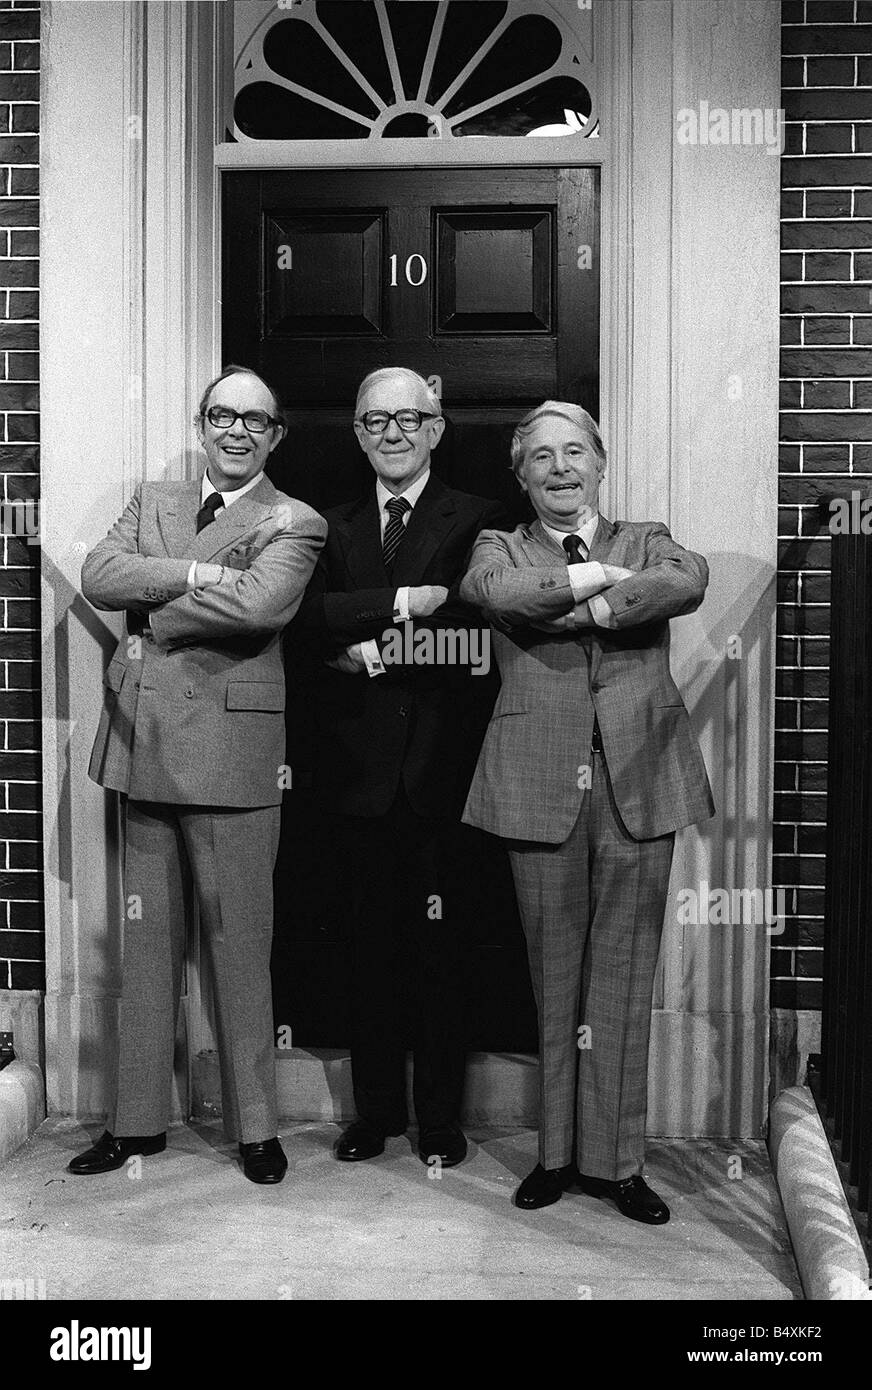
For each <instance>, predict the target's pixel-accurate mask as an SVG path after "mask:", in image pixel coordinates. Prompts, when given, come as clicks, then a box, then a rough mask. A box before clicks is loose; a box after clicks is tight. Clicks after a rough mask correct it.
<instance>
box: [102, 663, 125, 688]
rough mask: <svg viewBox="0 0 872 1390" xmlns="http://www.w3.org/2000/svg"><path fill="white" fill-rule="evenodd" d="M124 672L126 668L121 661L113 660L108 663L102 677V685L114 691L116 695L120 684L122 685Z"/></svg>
mask: <svg viewBox="0 0 872 1390" xmlns="http://www.w3.org/2000/svg"><path fill="white" fill-rule="evenodd" d="M126 670H127V666H126V665H125V663H124V662H123V661H118V660H115V659H113V660H112V661H110V662H109V665H108V666H107V667H106V674H105V676H104V677H103V684H104V685H105V686H107V687H108V688H109V690H114V691H115V693H116V695H117V694H118V691H119V690H120V689H121V686H122V684H123V683H124V672H125V671H126Z"/></svg>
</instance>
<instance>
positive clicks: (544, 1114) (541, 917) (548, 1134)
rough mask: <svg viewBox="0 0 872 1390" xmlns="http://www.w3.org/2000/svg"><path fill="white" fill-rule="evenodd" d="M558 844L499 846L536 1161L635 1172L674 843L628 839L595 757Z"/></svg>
mask: <svg viewBox="0 0 872 1390" xmlns="http://www.w3.org/2000/svg"><path fill="white" fill-rule="evenodd" d="M591 764H592V778H591V781H592V785H591V787H590V788H589V789H588V790H586V791H585V792H584V795H583V797H582V802H581V809H580V811H579V815H578V819H577V820H576V822H575V825H574V827H573V829H572V832H571V834H570V835H569V838H568V839H567V840H565V841H564V843H563V844H561V845H547V844H538V843H534V842H532V841H517V840H512V841H509V842H508V850H509V859H510V862H511V866H512V874H513V877H514V880H515V892H516V894H517V899H518V907H519V911H520V915H521V922H522V925H523V928H524V934H525V936H526V939H527V952H528V956H529V961H530V974H531V977H532V982H533V993H534V996H535V999H536V1009H537V1013H538V1016H539V1162H540V1163H541V1164H542V1166H543V1167H544V1168H561V1167H563V1166H564V1165H565V1164H567V1163H571V1162H573V1161H574V1160H576V1161H577V1162H578V1166H579V1168H580V1169H581V1171H582V1173H585V1174H586V1175H587V1176H589V1177H596V1178H605V1179H607V1180H609V1181H618V1180H620V1179H622V1178H627V1177H631V1176H632V1175H633V1174H634V1173H639V1172H641V1169H642V1162H643V1159H644V1155H645V1117H646V1111H647V1101H648V1040H649V1035H650V1030H651V999H652V995H653V990H654V972H655V970H656V967H657V956H658V953H659V949H660V935H661V931H662V927H663V915H664V911H665V908H666V897H667V893H668V888H669V871H670V867H671V863H672V850H673V846H674V842H675V835H674V832H673V833H670V834H668V835H663V836H660V837H658V838H657V839H653V840H634V839H632V838H631V837H630V836H629V835H628V834H627V831H626V829H625V827H624V824H623V822H622V820H621V818H620V815H619V814H618V810H617V807H616V805H615V801H614V797H613V795H612V789H611V785H610V782H609V777H608V771H607V768H606V765H605V760H604V758H603V755H602V753H599V752H597V753H593V752H592V753H591Z"/></svg>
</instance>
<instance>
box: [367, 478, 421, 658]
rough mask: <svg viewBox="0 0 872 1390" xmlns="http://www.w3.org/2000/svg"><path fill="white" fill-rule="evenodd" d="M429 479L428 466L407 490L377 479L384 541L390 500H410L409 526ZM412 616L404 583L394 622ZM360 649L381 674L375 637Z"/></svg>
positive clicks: (396, 596)
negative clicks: (397, 491) (397, 490)
mask: <svg viewBox="0 0 872 1390" xmlns="http://www.w3.org/2000/svg"><path fill="white" fill-rule="evenodd" d="M429 481H430V469H429V468H427V469H425V470H424V472H423V473H422V474H421V476H420V478H417V479H416V480H415V482H414V483H412V486H411V487H408V488H406V491H405V492H400V493H396V492H391V491H389V489H388V488H386V487H385V485H384V483H383V482H382V480H381V478H377V479H376V484H375V496H376V501H377V502H378V521H379V528H380V531H381V538H382V542H384V538H385V530H386V528H387V524H388V518H389V514H388V509H387V508H388V502H390V501H391V500H392V499H393V498H394V497H397V496H399V497H402V498H403V500H404V501H406V502H408V504H409V510H408V511H407V512H404V513H403V525H404V526H408V524H409V517H410V516H411V515H412V512H413V510H414V507H415V503H416V502H417V501H418V498H419V497H420V496H421V493H422V492H423V491H424V488H425V487H426V486H427V484H428V482H429ZM411 616H412V615H411V613H410V612H409V586H408V584H403V585H402V586H401V588H399V589H397V592H396V593H395V594H394V622H395V623H407V622H409V620H410V619H411ZM360 651H361V655H362V656H363V659H364V661H365V662H366V669H367V671H368V672H369V674H370V675H371V676H380V675H381V674H382V672H383V671H384V669H385V668H384V665H383V663H382V659H381V656H380V654H379V649H378V642H376V640H375V638H374V637H370V638H368V639H367V640H366V641H365V642H361V643H360Z"/></svg>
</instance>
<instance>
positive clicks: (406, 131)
mask: <svg viewBox="0 0 872 1390" xmlns="http://www.w3.org/2000/svg"><path fill="white" fill-rule="evenodd" d="M570 16H571V17H570V18H568V17H567V13H566V9H565V7H564V6H562V5H560V4H558V3H552V2H551V0H539V3H535V0H533V3H531V0H416V3H415V4H410V3H409V0H284V3H282V0H279V8H278V9H277V10H271V12H270V14H269V15H268V16H267V17H266V18H265V19H263V20H262V21H261V22H260V23H259V24H258V25H257V27H256V28H255V30H254V32H253V33H252V34H250V35H249V37H248V39H247V40H246V41H245V43H244V45H243V47H242V50H241V52H240V54H239V57H238V59H237V62H236V99H235V104H234V118H235V123H236V133H237V137H241V138H243V139H249V140H366V139H381V138H385V137H387V138H411V139H416V138H417V139H427V138H429V139H456V138H463V137H468V136H479V137H480V136H501V135H579V134H580V135H583V136H595V135H597V134H598V133H599V132H598V122H597V120H596V118H595V115H594V109H593V97H592V90H593V64H592V60H591V58H590V48H591V44H590V38H589V34H587V35H585V34H583V33H582V32H581V30H580V29H578V30H577V29H576V28H575V27H573V26H574V25H576V24H577V25H581V24H583V23H585V22H586V19H585V12H584V11H582V10H580V9H579V10H576V11H575V15H574V16H573V15H572V12H570ZM575 16H578V18H576V17H575Z"/></svg>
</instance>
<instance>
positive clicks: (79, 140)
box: [41, 0, 225, 1117]
mask: <svg viewBox="0 0 872 1390" xmlns="http://www.w3.org/2000/svg"><path fill="white" fill-rule="evenodd" d="M224 8H225V7H218V8H217V10H216V8H215V7H213V6H212V5H211V4H194V5H189V4H184V5H146V4H144V3H142V0H135V3H130V0H117V2H116V0H109V3H89V0H85V3H79V4H75V5H71V4H67V3H63V0H61V2H60V3H47V4H46V5H45V8H44V19H43V23H44V29H43V76H42V102H43V128H44V135H43V149H44V171H45V176H44V180H43V203H42V243H41V274H42V294H43V304H44V309H45V316H44V321H43V322H44V330H43V335H42V429H43V446H42V487H43V507H42V518H43V532H42V541H43V544H42V554H43V589H42V603H43V663H44V667H43V719H44V724H43V730H44V799H43V806H44V814H45V893H46V973H47V994H46V1054H47V1087H48V1103H49V1108H50V1110H53V1111H55V1112H62V1113H73V1114H76V1115H79V1116H80V1117H84V1116H88V1115H97V1114H100V1113H102V1112H103V1111H104V1110H105V1109H106V1106H107V1100H108V1092H109V1088H111V1086H112V1085H113V1083H114V1077H113V1075H112V1066H111V1061H112V1058H113V1057H114V1055H115V1051H116V1048H115V1042H114V1039H115V1028H116V999H117V991H118V967H119V959H118V953H119V941H120V923H121V920H122V911H123V905H122V901H121V884H120V868H119V836H118V826H117V817H116V813H115V801H116V798H115V797H113V796H107V795H106V793H104V792H103V791H102V790H101V789H100V788H98V787H96V786H95V785H94V784H93V783H91V782H90V781H89V780H88V777H87V771H86V769H87V763H88V757H89V753H90V748H91V743H92V741H93V737H94V733H95V730H96V726H97V719H98V715H99V709H100V703H101V699H102V689H101V679H102V674H103V670H104V668H105V665H106V661H107V659H108V656H109V654H110V652H111V650H112V649H113V647H114V643H115V641H116V639H117V632H118V626H119V625H118V621H117V619H115V618H114V617H112V616H111V615H104V614H99V613H96V612H95V611H94V610H93V609H92V608H91V607H90V606H89V605H88V604H87V603H86V602H85V600H84V599H83V598H82V596H81V594H80V593H79V572H80V568H81V562H82V558H83V556H84V554H85V553H86V551H87V550H88V549H90V547H91V546H92V545H93V544H94V543H95V541H97V540H98V539H99V538H100V537H101V536H102V535H104V534H105V532H106V530H107V529H108V528H109V526H110V525H111V524H112V522H113V521H114V520H115V518H116V517H117V516H118V515H119V513H120V512H121V510H122V508H123V507H124V505H125V504H126V502H127V501H128V500H129V498H130V495H131V493H132V492H133V490H134V488H135V486H136V485H137V483H138V482H139V481H140V480H141V479H144V478H164V477H167V478H170V477H172V478H180V477H185V476H188V475H189V474H190V471H191V469H192V467H193V464H194V457H195V451H194V438H193V432H192V426H191V417H192V415H193V411H194V405H195V402H196V393H197V390H198V388H199V387H200V386H201V385H202V383H203V382H204V381H205V380H206V379H208V377H209V375H210V374H211V373H212V371H213V369H214V365H215V362H216V361H217V333H216V324H215V321H214V319H215V307H214V306H215V305H216V303H217V295H216V293H215V282H214V276H215V265H214V263H213V262H214V255H213V247H214V246H215V244H216V238H215V237H214V228H213V225H212V218H213V216H214V203H213V190H214V186H215V175H214V171H213V167H212V151H213V148H214V143H215V141H216V140H217V139H220V138H221V136H222V134H223V130H221V129H220V128H219V127H218V124H217V121H218V116H217V113H215V112H214V103H213V93H214V92H216V91H217V90H218V86H219V84H218V83H216V82H215V81H214V78H213V74H214V72H215V71H216V70H218V68H219V66H220V64H221V62H222V61H223V58H222V43H223V34H222V32H219V30H218V28H217V27H216V26H217V25H218V24H219V23H222V24H223V22H224V17H223V15H222V10H223V9H224ZM216 16H220V19H218V18H216Z"/></svg>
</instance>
